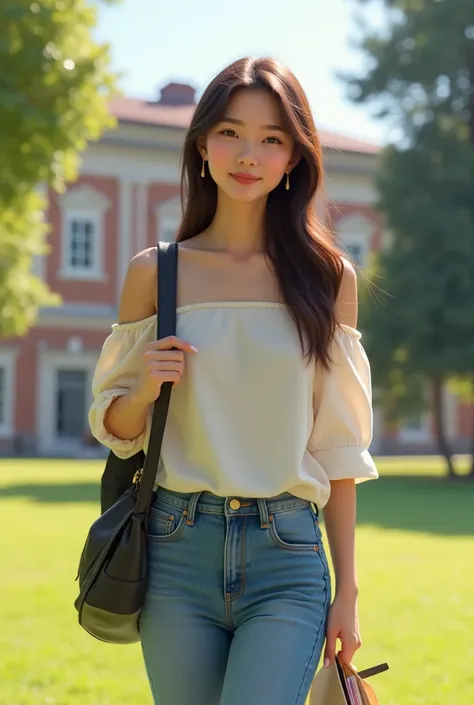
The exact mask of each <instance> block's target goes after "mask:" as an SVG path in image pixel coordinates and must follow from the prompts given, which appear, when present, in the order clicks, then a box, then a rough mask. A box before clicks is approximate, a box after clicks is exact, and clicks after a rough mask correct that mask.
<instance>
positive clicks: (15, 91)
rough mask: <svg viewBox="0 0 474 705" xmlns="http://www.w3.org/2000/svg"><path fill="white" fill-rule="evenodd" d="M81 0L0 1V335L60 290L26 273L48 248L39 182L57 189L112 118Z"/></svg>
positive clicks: (100, 52)
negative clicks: (53, 291)
mask: <svg viewBox="0 0 474 705" xmlns="http://www.w3.org/2000/svg"><path fill="white" fill-rule="evenodd" d="M94 24H95V11H94V8H93V7H91V6H90V5H89V4H88V3H87V1H86V0H42V1H41V2H37V3H36V2H34V0H33V2H31V0H3V2H2V3H1V4H0V140H1V144H2V149H1V150H0V338H1V337H6V336H13V335H22V334H24V333H26V332H27V330H28V328H29V327H30V326H31V325H32V324H33V323H34V320H35V318H36V315H37V310H38V308H39V307H40V306H44V305H54V304H57V303H58V302H59V298H58V297H57V296H56V295H54V294H52V293H51V291H50V290H49V288H48V287H47V285H46V284H44V282H42V281H40V280H39V279H38V278H37V277H35V276H34V275H33V274H32V271H31V264H32V258H33V257H34V255H36V254H42V253H44V252H45V251H47V247H46V245H45V242H44V240H45V233H46V226H45V224H44V222H43V218H42V215H41V214H42V212H43V210H44V208H45V205H46V204H45V201H44V198H43V197H42V196H41V193H40V190H39V189H38V186H39V185H50V186H52V187H53V188H54V189H55V190H57V191H62V190H64V188H65V184H66V183H67V182H68V181H70V180H73V179H74V178H75V177H76V175H77V169H78V163H79V155H80V152H81V151H82V150H84V148H85V147H86V145H87V143H88V142H89V141H91V140H95V139H98V138H99V137H100V135H101V134H102V132H103V131H104V130H105V129H106V128H109V127H112V126H113V125H114V121H113V120H112V118H111V117H110V115H109V113H108V109H107V106H108V102H109V99H110V97H111V95H112V94H113V92H114V88H115V77H114V76H113V75H112V73H111V72H110V70H109V58H108V47H107V46H105V45H99V44H97V43H95V42H94V41H93V39H92V37H91V30H92V28H93V27H94Z"/></svg>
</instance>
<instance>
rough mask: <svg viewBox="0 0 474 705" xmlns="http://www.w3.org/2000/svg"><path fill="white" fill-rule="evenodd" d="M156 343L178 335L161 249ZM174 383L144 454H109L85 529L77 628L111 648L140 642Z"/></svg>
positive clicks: (168, 261) (166, 257) (172, 259)
mask: <svg viewBox="0 0 474 705" xmlns="http://www.w3.org/2000/svg"><path fill="white" fill-rule="evenodd" d="M157 253H158V268H159V277H158V301H159V307H160V311H159V316H157V338H158V339H161V338H165V337H167V336H169V335H174V334H175V332H176V281H177V262H178V253H177V246H176V244H175V243H171V244H163V243H159V244H158V247H157ZM171 389H172V383H171V382H166V383H164V384H163V385H162V387H161V392H160V395H159V397H158V399H157V400H156V401H155V403H154V408H153V416H152V426H151V433H150V442H149V447H148V452H147V454H146V456H145V454H144V453H143V452H142V451H140V453H137V454H135V455H134V456H132V457H131V458H129V459H127V460H122V459H120V458H117V456H116V455H114V454H113V453H112V452H111V453H110V454H109V456H108V459H107V463H106V467H105V471H104V474H103V477H102V481H101V507H102V514H101V516H100V517H99V518H98V519H96V521H95V522H94V523H93V524H92V526H91V527H90V529H89V533H88V535H87V539H86V542H85V545H84V548H83V551H82V554H81V558H80V562H79V572H78V577H77V578H76V580H77V579H79V596H78V597H77V599H76V600H75V602H74V606H75V608H76V609H77V611H78V616H79V624H80V625H81V626H82V627H84V629H85V630H86V631H87V632H89V634H91V635H92V636H93V637H95V638H96V639H100V640H101V641H106V642H109V643H112V644H133V643H134V642H137V641H139V640H140V633H139V623H138V622H139V616H140V611H141V608H142V606H143V603H144V599H145V592H146V586H147V577H148V576H147V574H148V569H147V524H148V511H149V508H150V505H151V502H152V499H153V494H154V485H155V478H156V472H157V468H158V462H159V459H160V453H161V444H162V441H163V434H164V431H165V425H166V417H167V414H168V407H169V403H170V397H171Z"/></svg>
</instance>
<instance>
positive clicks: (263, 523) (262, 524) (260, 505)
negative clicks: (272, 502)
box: [257, 497, 270, 529]
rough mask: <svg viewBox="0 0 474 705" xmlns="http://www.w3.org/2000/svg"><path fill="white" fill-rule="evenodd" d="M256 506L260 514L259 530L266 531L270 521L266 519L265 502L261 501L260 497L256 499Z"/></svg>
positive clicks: (266, 507) (264, 500) (266, 509)
mask: <svg viewBox="0 0 474 705" xmlns="http://www.w3.org/2000/svg"><path fill="white" fill-rule="evenodd" d="M257 505H258V509H259V512H260V528H261V529H268V527H269V526H270V519H269V517H268V506H267V500H266V499H262V498H261V497H258V498H257Z"/></svg>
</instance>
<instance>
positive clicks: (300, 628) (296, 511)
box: [140, 488, 331, 705]
mask: <svg viewBox="0 0 474 705" xmlns="http://www.w3.org/2000/svg"><path fill="white" fill-rule="evenodd" d="M148 559H149V584H148V590H147V595H146V600H145V605H144V608H143V610H142V613H141V617H140V631H141V641H142V649H143V654H144V659H145V665H146V670H147V674H148V678H149V681H150V685H151V689H152V692H153V697H154V702H155V703H157V704H158V705H219V704H220V705H303V704H304V702H305V700H306V698H307V695H308V691H309V688H310V685H311V682H312V680H313V677H314V674H315V672H316V668H317V666H318V662H319V659H320V656H321V651H322V647H323V644H324V639H325V626H326V618H327V612H328V608H329V603H330V593H331V588H330V577H329V570H328V564H327V560H326V555H325V552H324V549H323V546H322V541H321V531H320V528H319V523H318V512H317V509H316V507H315V506H314V505H312V504H311V503H309V502H307V501H305V500H303V499H298V498H297V497H294V496H293V495H290V494H282V495H279V496H278V497H274V498H270V499H248V498H232V497H217V496H216V495H214V494H212V493H210V492H195V493H181V492H171V491H169V490H166V489H163V488H159V490H158V492H157V495H156V498H155V500H154V502H153V505H152V508H151V510H150V520H149V540H148Z"/></svg>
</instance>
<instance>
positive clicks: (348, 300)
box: [336, 257, 358, 328]
mask: <svg viewBox="0 0 474 705" xmlns="http://www.w3.org/2000/svg"><path fill="white" fill-rule="evenodd" d="M341 260H342V264H343V272H342V279H341V287H340V289H339V294H338V296H337V301H336V319H337V321H338V323H343V324H344V325H346V326H351V328H356V327H357V313H358V297H357V273H356V271H355V269H354V266H353V265H352V264H351V262H349V260H347V259H345V258H344V257H341Z"/></svg>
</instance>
